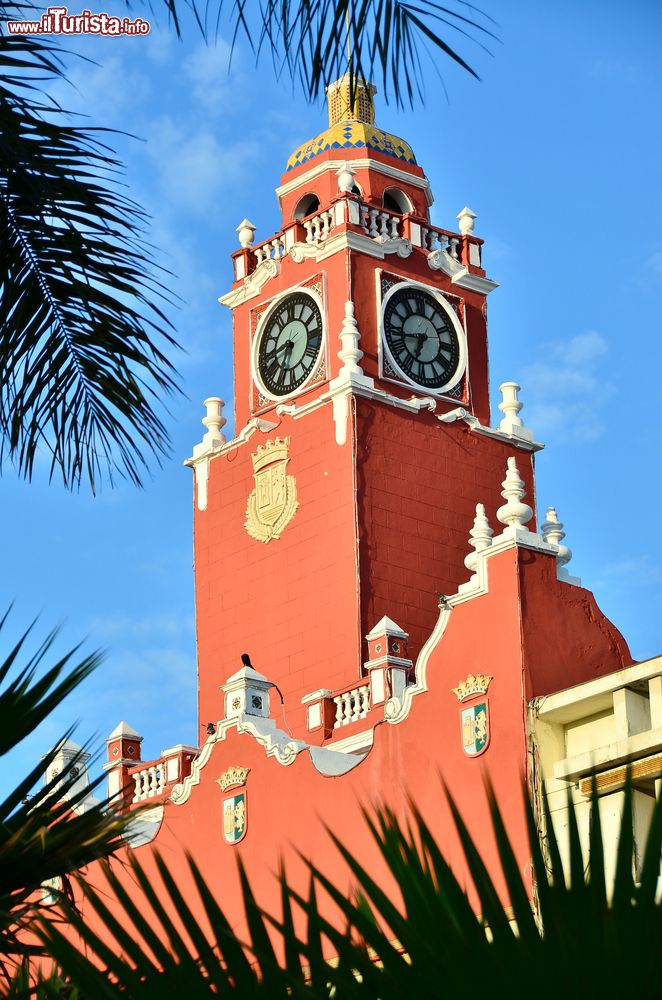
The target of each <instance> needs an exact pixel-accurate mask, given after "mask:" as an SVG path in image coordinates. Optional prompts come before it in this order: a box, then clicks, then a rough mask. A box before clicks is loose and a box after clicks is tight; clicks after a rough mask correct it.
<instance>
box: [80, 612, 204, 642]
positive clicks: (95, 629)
mask: <svg viewBox="0 0 662 1000" xmlns="http://www.w3.org/2000/svg"><path fill="white" fill-rule="evenodd" d="M194 627H195V623H194V618H193V615H168V614H162V615H152V616H148V617H143V618H132V617H131V616H130V615H126V614H114V615H99V616H97V617H95V618H93V619H92V621H91V623H90V635H92V636H94V637H95V638H97V637H99V638H103V639H146V638H152V637H154V636H157V637H161V638H166V637H168V638H173V637H178V636H184V635H185V636H189V635H192V634H193V631H194Z"/></svg>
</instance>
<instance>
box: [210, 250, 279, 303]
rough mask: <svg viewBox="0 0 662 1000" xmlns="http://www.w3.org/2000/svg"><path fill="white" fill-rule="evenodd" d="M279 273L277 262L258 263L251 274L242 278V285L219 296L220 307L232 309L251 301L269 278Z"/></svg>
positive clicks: (271, 260) (270, 259)
mask: <svg viewBox="0 0 662 1000" xmlns="http://www.w3.org/2000/svg"><path fill="white" fill-rule="evenodd" d="M279 271H280V261H279V260H274V259H272V258H269V259H267V260H263V261H260V263H259V264H258V265H257V267H256V268H255V270H254V271H253V272H252V274H249V275H248V277H247V278H244V283H243V285H240V287H239V288H233V289H232V291H230V292H226V294H225V295H221V297H220V298H219V300H218V301H219V302H220V303H221V305H222V306H227V307H228V309H234V308H235V306H239V305H241V304H242V303H243V302H246V301H247V300H248V299H253V298H255V296H256V295H259V294H260V292H261V291H262V288H263V287H264V285H265V284H266V283H267V281H268V280H269V279H270V278H275V277H276V275H277V274H278V272H279Z"/></svg>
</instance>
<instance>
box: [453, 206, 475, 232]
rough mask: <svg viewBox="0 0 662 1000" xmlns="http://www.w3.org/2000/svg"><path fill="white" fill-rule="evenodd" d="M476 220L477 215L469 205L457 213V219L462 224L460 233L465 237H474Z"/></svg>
mask: <svg viewBox="0 0 662 1000" xmlns="http://www.w3.org/2000/svg"><path fill="white" fill-rule="evenodd" d="M476 218H477V215H476V213H475V212H472V211H471V209H470V208H469V206H468V205H465V206H464V208H463V209H462V211H461V212H458V213H457V215H456V219H457V220H458V222H459V223H460V232H461V233H462V235H463V236H473V232H474V219H476Z"/></svg>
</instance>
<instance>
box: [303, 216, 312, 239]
mask: <svg viewBox="0 0 662 1000" xmlns="http://www.w3.org/2000/svg"><path fill="white" fill-rule="evenodd" d="M303 228H304V229H305V230H306V243H313V242H314V240H313V222H312V219H306V221H305V222H304V224H303Z"/></svg>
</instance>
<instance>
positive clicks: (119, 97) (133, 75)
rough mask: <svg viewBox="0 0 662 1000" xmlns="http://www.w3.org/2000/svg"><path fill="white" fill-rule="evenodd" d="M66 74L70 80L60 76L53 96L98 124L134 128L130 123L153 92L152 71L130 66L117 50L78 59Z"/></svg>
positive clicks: (69, 108)
mask: <svg viewBox="0 0 662 1000" xmlns="http://www.w3.org/2000/svg"><path fill="white" fill-rule="evenodd" d="M107 51H108V52H109V51H110V50H107ZM97 55H98V53H96V54H95V57H96V56H97ZM67 77H68V82H67V81H65V80H58V81H57V82H56V83H55V84H54V85H53V87H52V88H51V90H50V93H51V96H52V97H53V98H54V99H55V100H56V101H58V102H59V103H60V104H61V105H62V107H63V108H66V109H67V110H68V111H73V112H76V113H77V114H80V115H85V116H87V117H89V118H90V120H91V121H93V122H94V124H95V125H102V126H111V125H113V126H119V127H120V128H122V129H126V130H127V131H131V130H134V127H133V125H132V124H131V123H132V122H133V121H134V119H135V114H136V109H137V108H141V107H144V106H145V104H146V102H147V99H148V98H149V97H150V95H151V89H152V88H151V82H150V77H149V75H148V74H147V73H141V72H140V71H138V70H136V69H135V68H130V67H129V64H128V62H127V60H125V59H122V57H121V56H120V55H118V54H116V53H113V54H112V55H110V54H108V55H104V57H103V61H100V62H91V61H82V60H76V61H74V62H73V63H72V64H71V66H70V68H69V71H68V73H67ZM118 81H121V86H118ZM127 123H128V124H127Z"/></svg>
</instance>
